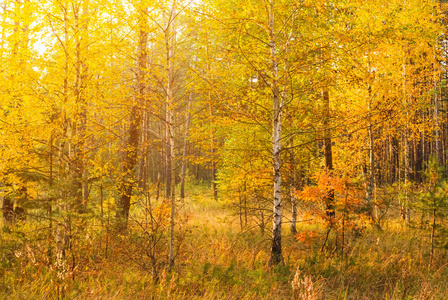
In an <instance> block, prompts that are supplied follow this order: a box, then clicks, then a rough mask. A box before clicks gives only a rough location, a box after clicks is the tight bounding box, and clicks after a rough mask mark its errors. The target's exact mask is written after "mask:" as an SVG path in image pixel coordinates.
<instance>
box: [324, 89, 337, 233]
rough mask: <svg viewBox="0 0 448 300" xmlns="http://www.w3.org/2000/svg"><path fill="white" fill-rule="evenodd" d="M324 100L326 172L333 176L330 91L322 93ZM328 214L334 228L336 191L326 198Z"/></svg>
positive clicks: (331, 191) (325, 90)
mask: <svg viewBox="0 0 448 300" xmlns="http://www.w3.org/2000/svg"><path fill="white" fill-rule="evenodd" d="M322 98H323V101H324V110H325V113H324V114H325V116H324V157H325V170H326V172H328V173H329V174H330V176H332V172H333V151H332V149H331V130H330V95H329V93H328V89H327V88H325V89H324V90H323V91H322ZM325 205H326V210H327V211H326V213H327V216H328V217H329V218H330V226H332V223H333V219H334V217H335V211H334V189H330V190H329V191H328V194H327V196H326V198H325Z"/></svg>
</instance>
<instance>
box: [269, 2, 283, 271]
mask: <svg viewBox="0 0 448 300" xmlns="http://www.w3.org/2000/svg"><path fill="white" fill-rule="evenodd" d="M274 9H275V1H274V0H271V1H270V3H269V8H268V28H269V29H268V30H269V49H270V52H271V62H272V67H271V71H272V84H271V90H272V96H273V97H272V104H273V109H272V161H273V167H274V208H273V227H272V248H271V258H270V261H269V263H270V264H271V265H277V264H279V263H282V262H283V255H282V199H281V152H282V145H281V135H282V116H283V99H281V96H280V90H279V82H278V57H277V49H276V35H275V28H274V21H275V20H274V17H275V14H274Z"/></svg>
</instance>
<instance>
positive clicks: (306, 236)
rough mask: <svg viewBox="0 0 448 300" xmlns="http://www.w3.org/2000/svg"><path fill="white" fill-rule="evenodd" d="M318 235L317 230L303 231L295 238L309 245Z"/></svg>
mask: <svg viewBox="0 0 448 300" xmlns="http://www.w3.org/2000/svg"><path fill="white" fill-rule="evenodd" d="M317 236H318V233H317V232H315V231H310V230H307V231H302V232H299V233H297V234H296V236H295V238H296V240H297V241H300V242H302V243H305V244H307V245H309V244H311V243H312V242H313V241H314V240H315V239H316V238H317Z"/></svg>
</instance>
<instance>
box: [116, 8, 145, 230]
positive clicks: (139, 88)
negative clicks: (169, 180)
mask: <svg viewBox="0 0 448 300" xmlns="http://www.w3.org/2000/svg"><path fill="white" fill-rule="evenodd" d="M146 12H147V8H142V9H141V14H140V18H139V23H140V24H139V26H140V32H139V41H138V49H137V51H138V52H137V55H138V61H137V70H136V84H135V86H136V91H135V96H134V103H133V106H132V110H131V120H130V124H129V128H128V130H127V137H128V138H127V142H126V147H125V149H124V158H123V171H122V172H123V174H122V179H121V183H120V187H119V193H120V199H119V202H118V208H117V218H118V221H119V222H120V223H121V224H120V227H121V229H126V227H127V222H128V218H129V209H130V207H131V196H132V189H133V187H134V178H135V167H136V165H137V151H138V146H139V140H140V125H141V119H142V106H143V103H144V90H145V69H146V64H147V63H146V62H147V51H146V44H147V40H148V31H147V29H146Z"/></svg>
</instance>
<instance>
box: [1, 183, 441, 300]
mask: <svg viewBox="0 0 448 300" xmlns="http://www.w3.org/2000/svg"><path fill="white" fill-rule="evenodd" d="M203 195H204V190H198V191H196V193H192V194H191V195H190V196H189V197H188V198H187V199H186V200H185V202H184V203H183V204H182V205H181V206H180V207H181V209H180V210H179V215H180V220H181V221H180V223H179V224H178V226H177V230H178V232H177V235H178V239H177V245H178V248H177V252H178V254H177V256H176V265H175V267H174V269H173V270H172V271H171V272H169V271H168V263H167V262H168V254H167V243H166V237H167V234H168V233H167V232H166V231H163V230H161V229H160V230H161V231H160V232H159V233H160V235H159V237H160V240H158V244H157V248H154V257H153V259H154V261H155V263H154V264H153V262H152V261H151V257H150V256H148V255H147V254H148V253H147V251H146V250H147V249H148V248H149V247H151V245H149V240H148V238H147V233H148V232H149V231H146V232H145V231H144V230H142V228H143V227H138V226H134V227H132V226H131V227H130V229H129V232H128V233H127V234H126V235H123V234H117V233H114V231H113V230H114V229H113V228H109V227H107V226H105V225H104V224H103V225H104V226H97V227H96V229H95V230H92V229H85V231H83V232H78V233H77V234H76V235H75V236H74V237H73V239H74V242H73V245H72V249H70V251H68V252H67V253H66V255H68V256H70V255H71V259H70V262H71V263H73V265H74V267H73V268H70V270H69V271H68V272H67V274H66V276H65V277H63V278H61V277H60V276H59V274H58V271H57V270H56V268H55V267H54V261H52V260H51V256H52V255H54V254H52V253H51V249H52V247H54V245H53V244H52V242H51V240H50V238H49V233H50V232H49V230H48V228H46V227H45V226H43V224H42V223H39V222H37V221H33V220H30V219H28V221H27V222H26V223H25V224H20V225H17V226H14V227H11V226H3V231H2V234H1V240H0V241H1V243H0V298H1V299H57V298H59V299H444V298H445V296H446V295H447V294H448V290H447V289H448V288H447V287H448V268H447V265H448V256H447V252H446V250H445V249H443V248H441V249H437V251H436V252H435V255H434V257H433V259H432V263H431V264H430V259H429V258H430V257H429V256H430V252H429V245H428V243H429V237H428V236H427V232H423V231H421V230H420V229H419V228H411V227H406V226H404V225H403V224H401V223H400V222H399V221H396V220H395V219H390V220H388V222H387V223H386V226H385V227H384V228H383V230H378V229H376V228H373V226H372V227H370V226H367V228H366V230H365V231H364V232H362V233H358V232H355V233H353V232H352V233H350V234H347V242H346V244H345V245H344V248H343V249H337V250H336V251H330V250H328V249H327V250H324V251H321V243H322V240H321V239H314V240H311V241H309V242H308V243H304V242H301V241H297V240H296V239H295V238H294V237H293V236H291V235H290V233H289V232H287V231H286V230H285V232H284V238H283V243H284V247H283V251H284V253H283V255H284V264H283V265H279V266H277V267H271V266H269V264H268V260H269V249H270V242H269V228H266V230H265V232H264V233H262V232H261V231H260V229H259V228H258V226H251V225H250V223H249V224H248V225H245V226H244V227H243V228H241V226H240V224H239V223H238V217H237V216H234V215H233V211H232V210H231V208H229V207H227V206H225V205H222V204H221V202H217V201H215V200H213V199H212V197H210V195H207V196H203ZM161 210H162V208H161ZM161 214H162V215H163V211H162V212H161ZM98 225H99V224H98ZM307 226H312V225H301V226H300V227H299V228H298V229H299V232H300V231H305V230H306V229H307ZM91 227H93V226H90V227H86V228H91ZM284 227H288V226H284ZM93 228H95V227H93ZM332 242H333V243H334V241H331V240H330V241H329V243H330V244H331V243H332ZM48 257H50V259H49V258H48ZM154 266H155V267H154ZM155 273H157V274H155ZM156 275H157V276H156Z"/></svg>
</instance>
